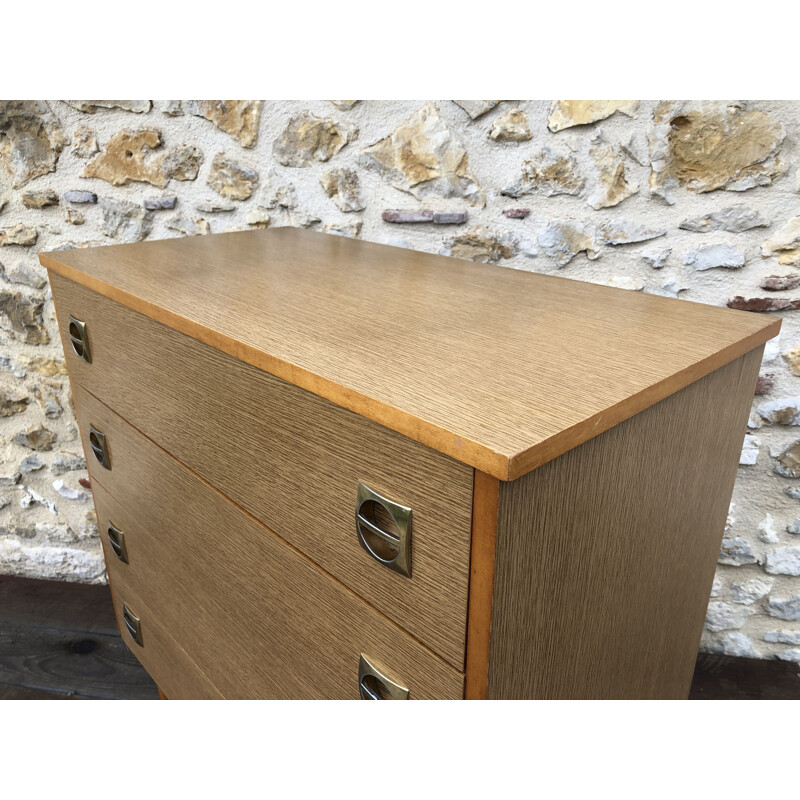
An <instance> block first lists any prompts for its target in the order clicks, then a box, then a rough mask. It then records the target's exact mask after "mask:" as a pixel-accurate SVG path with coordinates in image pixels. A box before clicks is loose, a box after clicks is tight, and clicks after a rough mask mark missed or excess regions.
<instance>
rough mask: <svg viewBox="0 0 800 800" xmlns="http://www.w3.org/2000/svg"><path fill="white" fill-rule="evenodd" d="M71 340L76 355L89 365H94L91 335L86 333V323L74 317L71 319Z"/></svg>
mask: <svg viewBox="0 0 800 800" xmlns="http://www.w3.org/2000/svg"><path fill="white" fill-rule="evenodd" d="M69 340H70V342H72V349H73V350H74V351H75V354H76V355H77V356H78V357H79V358H82V359H83V360H84V361H86V362H87V363H89V364H91V363H92V352H91V350H90V349H89V334H88V333H87V331H86V323H85V322H81V320H79V319H76V318H75V317H73V316H72V315H70V318H69Z"/></svg>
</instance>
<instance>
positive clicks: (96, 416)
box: [53, 276, 473, 670]
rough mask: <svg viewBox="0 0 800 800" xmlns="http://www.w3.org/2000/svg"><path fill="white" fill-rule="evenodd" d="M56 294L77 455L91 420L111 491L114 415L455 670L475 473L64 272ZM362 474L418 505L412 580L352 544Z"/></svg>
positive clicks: (115, 483) (132, 467) (118, 470)
mask: <svg viewBox="0 0 800 800" xmlns="http://www.w3.org/2000/svg"><path fill="white" fill-rule="evenodd" d="M53 289H54V292H55V298H56V305H57V314H58V318H59V326H60V329H61V332H62V336H64V337H65V340H64V350H65V353H66V358H67V364H68V366H69V371H70V378H71V381H72V386H73V392H74V393H75V401H76V407H77V412H78V418H79V422H80V426H79V427H80V432H81V436H82V440H83V445H84V451H85V452H86V453H87V458H88V461H89V463H90V464H92V462H94V457H93V456H92V451H91V448H90V447H89V443H88V432H89V425H90V424H93V425H95V426H96V427H97V428H99V429H100V430H101V431H103V433H105V434H106V437H107V442H108V447H109V452H110V456H111V466H112V469H111V472H109V473H107V474H106V471H105V470H102V472H103V473H104V474H102V476H101V478H100V479H101V481H102V482H103V483H104V485H105V486H106V488H108V489H109V491H111V492H112V494H116V495H117V496H119V497H122V496H123V495H124V494H125V493H126V492H127V491H128V490H129V486H130V485H131V483H132V482H133V481H134V480H135V475H134V474H133V473H134V472H135V471H136V470H137V469H138V465H137V464H136V462H135V460H133V461H132V460H131V459H129V458H128V454H127V452H126V449H127V447H128V444H127V442H128V438H129V433H128V429H127V427H126V426H124V425H122V424H121V420H120V419H119V417H117V416H116V414H119V416H120V417H122V418H124V419H125V420H127V421H128V422H129V423H131V425H133V426H134V427H135V428H137V429H138V430H140V431H141V432H142V433H144V434H145V435H146V436H148V437H150V438H151V439H152V440H153V441H155V442H157V443H158V444H159V445H160V446H161V447H163V448H164V449H165V450H167V451H168V452H169V453H170V454H171V455H173V456H174V457H175V458H177V459H178V460H179V461H181V462H182V463H183V464H185V465H186V466H188V467H189V468H190V469H191V470H192V471H194V472H196V473H197V474H198V475H200V476H201V477H202V478H204V479H205V480H207V481H208V482H209V483H211V484H212V485H213V486H215V487H216V488H217V489H219V490H220V491H221V492H222V493H223V494H225V495H226V496H227V497H229V498H231V499H232V500H233V501H234V502H236V503H237V504H238V505H240V506H241V507H242V508H244V509H245V510H246V511H248V512H249V513H251V514H253V515H254V516H255V517H257V518H258V519H260V520H261V521H262V522H263V523H264V524H265V525H266V526H267V527H269V528H270V529H271V530H274V531H275V532H276V533H277V534H278V535H279V536H281V537H282V538H284V539H287V540H288V541H290V542H291V543H292V544H293V545H294V546H295V547H297V548H298V549H300V550H301V551H302V552H304V553H305V554H306V555H308V556H309V557H310V558H312V559H313V560H314V561H315V562H316V563H318V564H319V565H320V566H321V567H323V569H325V570H326V571H328V572H330V573H331V574H332V575H334V576H335V577H336V578H337V579H338V580H340V581H342V583H344V584H345V585H347V586H349V587H350V588H351V589H353V590H354V591H355V592H356V593H358V594H359V595H361V596H362V597H364V599H366V600H367V601H369V602H370V603H372V604H373V605H375V607H376V608H378V610H380V611H382V612H383V613H385V614H386V615H387V616H389V617H391V618H392V619H394V620H395V621H397V622H398V623H399V624H400V625H401V626H402V627H403V628H405V629H406V630H408V631H409V632H410V633H411V634H413V635H414V636H416V637H417V638H418V639H420V640H421V641H423V642H425V644H427V645H428V646H430V647H432V648H433V649H434V650H435V651H436V652H438V653H440V654H441V655H442V656H444V657H445V658H446V659H447V660H448V661H449V662H450V663H451V664H452V665H453V666H454V667H456V668H457V669H461V670H463V668H464V652H465V639H466V625H467V591H468V582H469V553H470V524H471V503H472V476H473V470H472V469H470V468H469V467H467V466H466V465H464V464H461V463H459V462H458V461H456V460H454V459H451V458H448V457H447V456H444V455H442V454H441V453H438V452H436V451H434V450H432V449H430V448H427V447H424V446H423V445H421V444H419V443H418V442H414V441H412V440H410V439H407V438H405V437H403V436H401V435H399V434H398V433H395V432H394V431H390V430H387V429H386V428H384V427H382V426H380V425H377V424H376V423H374V422H372V421H370V420H366V419H364V418H363V417H359V416H357V415H356V414H353V413H351V412H349V411H346V410H344V409H342V408H340V407H338V406H335V405H333V404H331V403H329V402H328V401H326V400H323V399H321V398H320V397H317V396H315V395H313V394H311V393H310V392H307V391H304V390H302V389H300V388H298V387H296V386H292V385H291V384H288V383H286V382H284V381H281V380H279V379H277V378H275V377H274V376H271V375H268V374H266V373H264V372H262V371H260V370H258V369H256V368H255V367H252V366H250V365H247V364H243V363H242V362H240V361H236V360H235V359H233V358H231V357H230V356H227V355H226V354H224V353H220V352H219V351H217V350H214V349H213V348H211V347H208V346H207V345H204V344H201V343H200V342H197V341H196V340H194V339H191V338H189V337H188V336H184V335H182V334H179V333H176V332H175V331H173V330H170V329H169V328H167V327H166V326H164V325H161V324H159V323H156V322H153V320H151V319H148V318H147V317H145V316H143V315H141V314H138V313H136V312H133V311H131V310H130V309H127V308H124V307H122V306H120V305H118V304H117V303H114V302H112V301H110V300H108V299H106V298H104V297H101V296H99V295H97V294H95V293H93V292H90V291H87V290H86V289H84V288H83V287H80V286H78V285H77V284H74V283H71V282H70V281H66V280H64V279H63V278H60V277H59V276H53ZM69 313H74V314H76V315H78V316H81V315H82V317H83V318H84V319H85V321H86V322H87V326H88V330H89V340H90V346H91V348H92V363H91V364H87V363H86V362H85V361H83V360H81V359H80V358H78V357H77V356H76V355H75V353H74V352H73V351H72V348H71V346H70V344H69V339H68V334H67V333H66V331H67V328H68V324H67V315H68V314H69ZM81 387H83V388H84V389H86V390H88V392H91V393H92V394H93V395H95V396H96V397H97V398H99V399H100V400H101V401H102V404H101V403H97V401H96V400H94V398H93V397H91V396H90V395H88V394H87V392H84V391H82V389H81ZM107 406H108V407H110V408H111V409H114V411H115V412H116V414H112V413H111V411H110V408H107ZM359 481H363V482H364V483H365V484H367V485H368V486H369V487H370V488H372V489H374V490H375V491H377V492H380V493H381V494H383V495H385V496H386V497H389V498H391V499H393V500H395V501H397V502H399V503H402V504H403V505H406V506H410V507H411V508H412V536H411V552H412V570H411V578H407V577H405V576H403V575H400V574H398V573H396V572H393V571H392V570H389V569H386V567H385V566H383V565H382V564H380V563H379V562H377V561H376V560H375V559H373V558H372V557H371V556H370V555H369V554H368V553H367V552H366V551H365V550H364V549H363V548H362V547H361V546H360V544H359V542H358V538H357V535H356V527H355V503H356V493H357V486H358V482H359ZM154 491H157V487H154ZM431 609H435V613H432V612H431Z"/></svg>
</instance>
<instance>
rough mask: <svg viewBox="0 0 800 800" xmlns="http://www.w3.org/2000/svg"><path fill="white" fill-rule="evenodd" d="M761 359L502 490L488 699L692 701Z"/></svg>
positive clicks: (750, 358)
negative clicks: (690, 695)
mask: <svg viewBox="0 0 800 800" xmlns="http://www.w3.org/2000/svg"><path fill="white" fill-rule="evenodd" d="M761 351H762V348H758V349H756V350H754V351H753V352H751V353H749V354H747V355H746V356H744V357H742V358H740V359H738V360H737V361H735V362H733V363H731V364H729V365H727V366H725V367H722V368H721V369H719V370H717V371H715V372H713V373H712V374H711V375H709V376H707V377H705V378H703V379H702V380H700V381H698V382H697V383H695V384H693V385H692V386H690V387H688V388H686V389H684V390H682V391H681V392H678V393H677V394H674V395H672V396H671V397H668V398H666V399H665V400H662V401H661V402H660V403H658V404H657V405H655V406H653V407H652V408H650V409H648V410H647V411H645V412H643V413H641V414H639V415H638V416H636V417H634V418H633V419H631V420H627V421H626V422H623V423H621V424H620V425H617V426H616V427H615V428H612V429H611V430H610V431H607V432H606V433H604V434H603V435H602V436H598V437H597V438H595V439H592V440H591V441H589V442H586V443H585V444H583V445H581V446H580V447H578V448H576V449H575V450H573V451H571V452H569V453H567V454H565V455H563V456H561V457H560V458H558V459H557V460H555V461H552V462H550V463H549V464H546V465H544V466H543V467H540V468H539V469H537V470H536V471H535V472H532V473H530V475H527V476H525V477H524V478H522V479H520V480H519V481H516V482H514V483H509V484H501V486H500V502H499V513H498V539H497V561H496V570H495V598H494V606H493V613H492V633H491V655H490V662H489V692H488V696H489V697H490V698H497V699H511V698H532V699H539V698H543V699H553V698H559V699H575V698H597V699H608V698H620V699H625V698H644V699H647V698H650V699H659V698H667V699H670V698H671V699H678V698H682V699H685V698H686V697H687V695H688V692H689V686H690V683H691V680H692V672H693V670H694V664H695V657H696V655H697V647H698V644H699V641H700V634H701V632H702V628H703V622H704V616H705V609H706V605H707V602H708V596H709V592H710V589H711V582H712V580H713V576H714V571H715V567H716V563H717V557H718V555H719V546H720V540H721V537H722V531H723V528H724V524H725V518H726V514H727V511H728V504H729V502H730V497H731V492H732V490H733V483H734V479H735V476H736V469H737V464H738V461H739V453H740V451H741V446H742V440H743V438H744V433H745V426H746V422H747V416H748V413H749V409H750V403H751V400H752V397H753V389H754V386H755V381H756V377H757V374H758V368H759V365H760V363H761V355H762V353H761Z"/></svg>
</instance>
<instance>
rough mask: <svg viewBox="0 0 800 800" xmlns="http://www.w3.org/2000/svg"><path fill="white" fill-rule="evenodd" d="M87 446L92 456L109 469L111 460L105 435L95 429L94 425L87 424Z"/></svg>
mask: <svg viewBox="0 0 800 800" xmlns="http://www.w3.org/2000/svg"><path fill="white" fill-rule="evenodd" d="M89 446H90V447H91V448H92V452H93V453H94V457H95V458H96V459H97V460H98V461H99V462H100V463H101V464H102V465H103V466H104V467H105V468H106V469H111V460H110V459H109V457H108V443H107V442H106V435H105V434H104V433H103V432H102V431H99V430H97V428H95V426H94V425H90V426H89Z"/></svg>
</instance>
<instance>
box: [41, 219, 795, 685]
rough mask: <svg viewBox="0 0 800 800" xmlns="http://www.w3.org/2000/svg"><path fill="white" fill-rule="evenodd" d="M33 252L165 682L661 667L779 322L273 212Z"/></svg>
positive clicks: (722, 502) (707, 579)
mask: <svg viewBox="0 0 800 800" xmlns="http://www.w3.org/2000/svg"><path fill="white" fill-rule="evenodd" d="M41 261H42V263H43V264H44V265H45V266H46V267H47V268H48V271H49V276H50V284H51V287H52V291H53V296H54V299H55V303H56V311H57V317H58V324H59V328H60V331H61V335H62V340H63V344H64V350H65V354H66V359H67V365H68V369H69V374H70V380H71V385H72V391H73V398H74V401H75V407H76V412H77V417H78V425H79V429H80V433H81V438H82V442H83V446H84V449H85V451H86V454H87V463H88V464H89V470H90V473H91V479H92V489H93V494H94V500H95V505H96V508H97V514H98V520H99V523H100V530H101V538H102V540H103V546H104V550H105V554H106V563H107V566H108V573H109V579H110V583H111V588H112V594H113V597H114V602H115V608H116V612H117V615H118V621H119V624H120V630H121V631H122V635H123V637H124V638H125V639H126V641H127V642H128V644H129V646H130V647H131V649H132V651H133V652H134V653H135V654H136V655H137V656H138V657H139V659H140V660H141V661H142V663H143V664H144V666H145V667H146V668H147V669H148V671H149V672H150V673H151V675H152V676H153V678H154V679H155V680H156V682H157V683H158V684H159V687H160V688H161V690H162V692H163V693H164V694H165V695H166V696H167V697H170V698H175V699H178V698H222V697H224V698H303V699H311V698H331V699H334V698H337V699H338V698H342V699H345V698H358V697H362V698H364V699H405V698H410V699H434V698H442V699H459V698H464V697H466V698H468V699H472V698H476V699H477V698H625V697H630V698H661V697H663V698H679V697H685V696H686V695H687V693H688V689H689V684H690V681H691V676H692V669H693V665H694V658H695V654H696V651H697V645H698V643H699V639H700V633H701V630H702V625H703V618H704V612H705V607H706V603H707V600H708V594H709V590H710V586H711V581H712V578H713V574H714V566H715V563H716V558H717V554H718V552H719V544H720V539H721V536H722V530H723V526H724V521H725V516H726V512H727V507H728V502H729V500H730V495H731V491H732V487H733V481H734V478H735V474H736V465H737V463H738V455H739V451H740V448H741V444H742V439H743V436H744V431H745V424H746V420H747V415H748V411H749V408H750V401H751V399H752V395H753V388H754V385H755V381H756V377H757V374H758V368H759V364H760V361H761V353H762V350H763V345H764V343H765V342H766V341H767V340H768V339H769V338H771V337H772V336H774V335H775V334H776V333H777V330H778V327H779V325H780V322H779V321H776V320H773V319H766V318H764V317H762V316H760V315H755V314H746V313H743V312H736V311H731V310H729V309H721V308H715V307H709V306H702V305H698V304H694V303H688V302H684V301H677V300H669V299H665V298H661V297H653V296H648V295H642V294H637V293H631V292H625V291H622V290H617V289H612V288H608V287H603V286H596V285H591V284H585V283H580V282H577V281H569V280H564V279H561V278H554V277H549V276H544V275H537V274H532V273H526V272H519V271H515V270H508V269H502V268H498V267H492V266H487V265H482V264H473V263H471V262H465V261H459V260H456V259H447V258H444V257H440V256H431V255H425V254H421V253H414V252H410V251H406V250H401V249H397V248H390V247H385V246H381V245H375V244H369V243H365V242H358V241H352V240H348V239H343V238H338V237H332V236H325V235H321V234H316V233H311V232H307V231H300V230H295V229H289V228H282V229H273V230H266V231H248V232H242V233H233V234H220V235H216V236H207V237H195V238H188V239H180V240H169V241H162V242H145V243H140V244H135V245H121V246H112V247H103V248H93V249H86V250H73V251H64V252H54V253H47V254H44V253H43V254H42V255H41Z"/></svg>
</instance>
